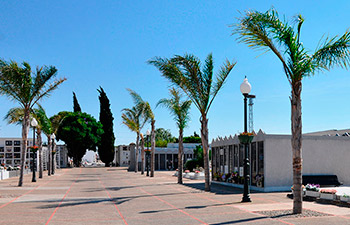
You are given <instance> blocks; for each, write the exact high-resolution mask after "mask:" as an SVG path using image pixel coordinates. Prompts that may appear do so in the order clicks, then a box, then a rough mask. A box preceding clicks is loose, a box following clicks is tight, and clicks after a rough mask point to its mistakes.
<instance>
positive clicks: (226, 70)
mask: <svg viewBox="0 0 350 225" xmlns="http://www.w3.org/2000/svg"><path fill="white" fill-rule="evenodd" d="M236 64H237V62H232V63H231V62H230V61H228V60H226V63H225V64H224V65H223V66H221V69H220V71H219V72H218V74H217V75H216V81H215V83H214V84H213V88H212V91H211V93H210V95H211V96H212V97H211V100H210V102H209V105H208V108H207V111H206V112H208V110H209V108H210V106H211V104H212V102H213V100H214V99H215V96H216V95H217V94H218V93H219V90H220V89H221V88H222V86H223V85H224V84H225V81H226V79H227V77H228V75H229V74H230V72H231V70H232V69H233V67H234V66H235V65H236Z"/></svg>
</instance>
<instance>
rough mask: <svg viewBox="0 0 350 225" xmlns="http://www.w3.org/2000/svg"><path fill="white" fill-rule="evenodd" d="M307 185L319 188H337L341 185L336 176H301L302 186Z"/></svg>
mask: <svg viewBox="0 0 350 225" xmlns="http://www.w3.org/2000/svg"><path fill="white" fill-rule="evenodd" d="M307 184H319V185H320V186H321V187H326V186H335V187H337V186H340V185H342V184H343V183H341V182H339V180H338V177H337V175H323V174H322V175H303V185H307Z"/></svg>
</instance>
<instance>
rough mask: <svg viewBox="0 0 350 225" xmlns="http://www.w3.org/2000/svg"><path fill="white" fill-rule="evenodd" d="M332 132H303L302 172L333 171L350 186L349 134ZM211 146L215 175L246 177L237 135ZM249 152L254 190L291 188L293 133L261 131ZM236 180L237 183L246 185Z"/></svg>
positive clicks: (309, 173) (242, 152) (310, 173)
mask: <svg viewBox="0 0 350 225" xmlns="http://www.w3.org/2000/svg"><path fill="white" fill-rule="evenodd" d="M320 135H324V136H320ZM331 135H332V134H329V133H327V132H315V133H310V134H304V135H303V144H302V157H303V171H302V172H303V174H305V175H306V174H307V175H312V174H315V175H316V174H334V175H337V176H338V179H339V180H340V182H343V183H344V185H350V176H349V171H350V166H349V159H350V137H349V136H347V135H344V136H341V135H343V134H340V133H339V134H338V136H334V135H333V136H331ZM211 145H212V151H213V152H212V165H213V166H212V167H213V169H212V173H213V174H212V175H213V177H215V176H217V174H219V173H224V174H225V173H230V174H231V173H234V172H237V175H238V176H240V177H243V172H242V170H243V159H244V155H243V154H244V151H243V145H241V144H240V143H239V140H238V136H237V135H235V136H234V137H232V136H230V137H228V138H227V137H225V138H217V139H215V140H213V141H212V144H211ZM249 155H250V157H249V158H250V165H251V173H250V174H251V189H256V190H260V191H265V192H269V191H289V190H290V188H291V186H292V184H293V174H292V147H291V135H276V134H265V133H264V132H263V131H262V130H260V131H259V132H258V134H257V135H256V136H255V137H254V139H253V141H252V143H251V144H250V145H249ZM214 175H215V176H214ZM261 178H263V179H262V182H259V181H261ZM237 183H238V184H235V185H234V186H237V187H243V185H241V184H239V183H240V182H237ZM257 186H258V187H257Z"/></svg>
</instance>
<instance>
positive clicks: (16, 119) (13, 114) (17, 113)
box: [4, 105, 43, 178]
mask: <svg viewBox="0 0 350 225" xmlns="http://www.w3.org/2000/svg"><path fill="white" fill-rule="evenodd" d="M41 109H42V107H41V106H40V105H38V109H32V111H31V113H30V117H34V118H35V119H36V120H37V121H38V126H37V129H36V136H37V146H38V147H39V178H43V161H42V138H41V128H42V121H41V119H40V110H41ZM23 117H24V110H23V108H18V107H16V108H12V109H10V110H9V111H8V112H7V114H6V115H5V118H4V119H5V120H7V122H8V124H16V125H20V124H22V123H23Z"/></svg>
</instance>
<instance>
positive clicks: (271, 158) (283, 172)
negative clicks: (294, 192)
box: [264, 136, 293, 189]
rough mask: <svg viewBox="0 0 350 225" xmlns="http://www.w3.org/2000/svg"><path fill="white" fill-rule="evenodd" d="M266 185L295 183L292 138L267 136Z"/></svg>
mask: <svg viewBox="0 0 350 225" xmlns="http://www.w3.org/2000/svg"><path fill="white" fill-rule="evenodd" d="M264 155H265V156H264V157H265V164H264V168H265V171H264V173H265V176H264V178H265V187H274V186H286V187H287V189H290V187H291V185H292V184H293V173H292V150H291V144H290V139H287V138H285V137H278V136H276V137H273V138H266V139H265V142H264Z"/></svg>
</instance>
